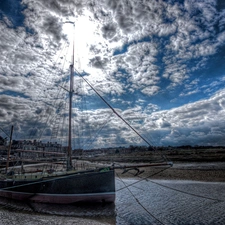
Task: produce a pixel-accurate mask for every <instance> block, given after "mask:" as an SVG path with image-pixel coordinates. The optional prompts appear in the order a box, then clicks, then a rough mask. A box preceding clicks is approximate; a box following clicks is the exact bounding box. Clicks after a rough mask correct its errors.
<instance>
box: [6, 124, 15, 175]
mask: <svg viewBox="0 0 225 225" xmlns="http://www.w3.org/2000/svg"><path fill="white" fill-rule="evenodd" d="M12 135H13V126H12V127H11V133H10V140H9V148H8V153H7V162H6V168H5V172H6V173H7V172H8V167H9V158H10V151H11V146H12Z"/></svg>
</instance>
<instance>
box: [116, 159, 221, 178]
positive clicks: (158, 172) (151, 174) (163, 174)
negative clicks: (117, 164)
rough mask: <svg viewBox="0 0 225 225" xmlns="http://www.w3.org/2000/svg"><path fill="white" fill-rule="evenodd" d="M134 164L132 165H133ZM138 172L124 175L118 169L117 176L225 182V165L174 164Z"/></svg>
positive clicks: (132, 171)
mask: <svg viewBox="0 0 225 225" xmlns="http://www.w3.org/2000/svg"><path fill="white" fill-rule="evenodd" d="M132 164H133V163H131V165H132ZM139 170H140V171H141V173H140V174H137V170H129V171H128V172H126V173H123V170H122V169H116V170H115V172H116V176H118V177H120V178H134V177H139V178H143V179H144V178H148V179H162V180H194V181H207V182H225V163H224V162H221V163H217V162H215V163H211V162H210V163H193V162H191V163H190V162H189V163H174V165H173V166H172V167H169V166H160V167H143V168H140V169H139Z"/></svg>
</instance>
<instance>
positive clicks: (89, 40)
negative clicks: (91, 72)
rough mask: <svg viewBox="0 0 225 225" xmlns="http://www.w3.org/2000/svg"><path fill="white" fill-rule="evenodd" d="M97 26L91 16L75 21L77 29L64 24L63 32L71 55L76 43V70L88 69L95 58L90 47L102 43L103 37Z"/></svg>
mask: <svg viewBox="0 0 225 225" xmlns="http://www.w3.org/2000/svg"><path fill="white" fill-rule="evenodd" d="M97 26H98V24H96V23H95V22H94V21H93V20H91V17H90V16H89V15H85V16H80V17H78V18H77V19H76V20H75V29H74V25H73V24H72V23H64V26H63V32H64V34H65V35H66V36H67V39H68V41H69V43H70V46H71V47H70V48H71V55H72V45H73V41H74V56H75V59H74V61H75V64H76V69H78V70H79V71H83V70H86V69H88V68H87V67H88V63H89V59H90V58H92V57H93V53H91V52H90V47H91V46H92V45H97V44H98V43H99V42H101V40H100V39H101V35H99V34H98V32H97ZM70 59H71V57H70Z"/></svg>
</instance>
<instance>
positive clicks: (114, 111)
mask: <svg viewBox="0 0 225 225" xmlns="http://www.w3.org/2000/svg"><path fill="white" fill-rule="evenodd" d="M76 72H77V74H78V75H79V76H80V77H81V78H82V79H83V80H84V81H85V82H86V83H87V84H88V85H89V86H90V87H91V89H92V90H93V91H94V92H95V93H96V94H97V95H98V96H99V97H100V98H101V99H102V101H103V102H104V103H105V104H106V105H107V106H108V107H109V108H110V109H111V110H112V111H113V113H115V114H116V115H117V116H118V117H119V118H120V119H121V120H122V121H123V122H124V123H125V124H126V125H127V126H128V127H129V128H130V129H131V130H133V131H134V132H135V133H136V134H137V135H138V136H139V137H140V138H141V139H142V140H143V141H145V143H147V144H148V145H149V147H152V145H151V144H150V143H149V141H148V140H146V139H145V138H144V137H143V136H142V135H141V134H139V133H138V132H137V131H136V130H135V129H134V128H133V127H132V126H131V125H130V124H129V123H128V122H127V121H126V120H125V119H124V118H123V117H122V116H120V115H119V113H117V112H116V110H115V109H114V108H113V107H112V106H111V105H110V104H109V103H108V102H107V101H106V100H105V99H104V98H103V97H102V96H101V95H100V94H99V93H98V91H97V90H95V88H94V87H93V86H92V85H91V84H90V83H89V82H88V81H87V79H85V78H84V77H83V76H82V75H81V74H80V73H79V72H78V71H76ZM152 148H153V147H152Z"/></svg>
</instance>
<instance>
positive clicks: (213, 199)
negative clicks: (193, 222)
mask: <svg viewBox="0 0 225 225" xmlns="http://www.w3.org/2000/svg"><path fill="white" fill-rule="evenodd" d="M169 168H170V167H167V168H165V169H162V170H160V171H158V172H156V173H153V174H151V175H149V176H147V177H142V176H137V177H139V178H140V180H137V181H136V182H134V183H132V184H130V185H126V186H125V187H123V188H120V189H118V190H117V191H121V190H123V189H125V188H127V187H130V186H133V185H135V184H137V183H140V182H142V181H144V180H146V179H149V178H151V177H153V176H155V175H157V174H159V173H161V172H163V171H165V170H167V169H169ZM128 173H129V172H128ZM130 174H132V173H130ZM132 175H133V174H132ZM117 176H118V175H117ZM118 178H119V179H121V178H120V177H119V176H118ZM148 181H149V182H151V183H154V184H156V185H158V186H161V187H164V188H167V189H170V190H173V191H176V192H180V193H183V194H186V195H191V196H195V197H198V198H203V199H207V200H212V201H217V202H224V200H220V199H216V198H211V197H205V196H202V195H198V194H193V193H189V192H186V191H182V190H179V189H176V188H172V187H168V186H166V185H163V184H160V183H158V182H156V181H153V180H148Z"/></svg>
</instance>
